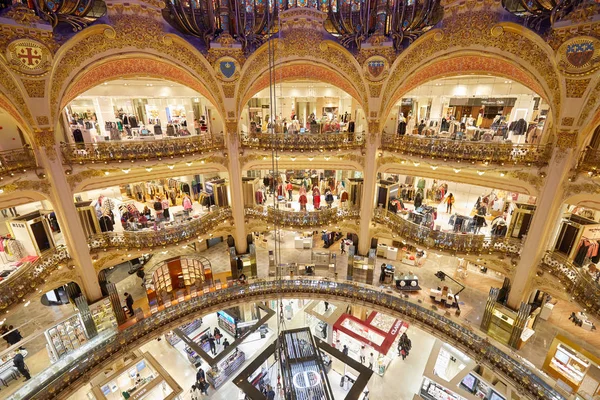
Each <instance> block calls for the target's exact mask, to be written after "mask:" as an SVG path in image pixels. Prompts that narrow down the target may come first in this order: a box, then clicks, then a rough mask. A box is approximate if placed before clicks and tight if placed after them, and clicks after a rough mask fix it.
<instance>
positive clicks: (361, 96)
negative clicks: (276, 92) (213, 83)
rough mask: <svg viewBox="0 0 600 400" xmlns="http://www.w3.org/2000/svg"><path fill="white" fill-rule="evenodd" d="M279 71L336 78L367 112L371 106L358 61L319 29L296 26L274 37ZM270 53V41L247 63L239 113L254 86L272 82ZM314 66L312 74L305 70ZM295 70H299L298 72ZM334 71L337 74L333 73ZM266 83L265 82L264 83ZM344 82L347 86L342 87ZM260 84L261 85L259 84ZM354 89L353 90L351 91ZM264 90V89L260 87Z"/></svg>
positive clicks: (241, 82) (239, 89)
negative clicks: (296, 27) (270, 78)
mask: <svg viewBox="0 0 600 400" xmlns="http://www.w3.org/2000/svg"><path fill="white" fill-rule="evenodd" d="M271 46H274V47H275V62H276V70H280V71H282V73H283V71H286V68H288V67H289V68H290V69H289V70H287V72H286V73H287V74H290V78H288V79H298V78H305V79H315V80H321V79H319V77H320V76H323V78H322V79H331V78H332V77H333V79H335V81H336V83H333V84H334V85H336V86H338V87H340V89H343V90H345V91H346V92H347V93H348V94H350V95H351V96H352V97H354V98H355V99H356V100H357V101H358V102H359V103H360V105H361V107H362V108H363V110H364V111H365V114H366V113H367V111H368V110H367V109H368V97H369V96H368V93H367V84H366V82H365V80H364V77H363V72H362V68H361V66H360V65H359V64H358V61H357V60H356V58H354V56H352V54H350V52H349V51H348V50H347V49H345V48H344V47H342V46H340V45H339V44H337V43H334V42H332V41H330V40H323V36H322V33H321V32H320V31H319V30H312V29H292V30H288V31H286V32H285V33H284V36H283V38H282V39H278V40H274V41H273V42H272V44H271ZM268 66H269V53H268V44H265V45H263V46H262V47H260V48H259V49H258V50H257V51H256V52H254V54H252V56H250V57H249V58H248V60H247V61H246V63H245V64H244V66H243V68H242V71H241V76H240V78H239V80H238V84H237V96H236V104H237V107H238V112H239V110H241V109H242V108H243V106H244V103H245V102H246V101H247V99H249V98H250V97H252V95H253V94H254V93H253V91H252V90H253V89H252V88H253V87H255V85H256V84H257V82H258V81H260V80H263V81H264V80H265V78H266V82H267V83H268ZM309 67H311V68H312V69H311V70H310V72H311V73H316V74H317V75H316V76H315V75H311V74H310V73H308V72H304V73H302V69H303V68H305V69H307V71H308V68H309ZM294 70H295V71H294ZM332 74H333V75H332ZM263 84H264V83H263ZM339 85H343V87H341V86H339ZM256 87H259V88H260V87H261V85H258V86H256ZM351 88H352V89H353V90H351ZM259 90H260V89H259Z"/></svg>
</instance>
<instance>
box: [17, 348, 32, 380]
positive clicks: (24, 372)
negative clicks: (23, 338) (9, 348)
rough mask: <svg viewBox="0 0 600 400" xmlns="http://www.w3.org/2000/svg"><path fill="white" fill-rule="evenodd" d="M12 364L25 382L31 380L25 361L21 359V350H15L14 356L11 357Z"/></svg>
mask: <svg viewBox="0 0 600 400" xmlns="http://www.w3.org/2000/svg"><path fill="white" fill-rule="evenodd" d="M13 363H14V364H15V367H17V370H19V372H20V373H21V374H22V375H23V376H24V377H25V382H27V381H28V380H30V379H31V375H29V368H27V365H25V360H24V359H23V354H21V350H17V351H16V352H15V356H14V357H13Z"/></svg>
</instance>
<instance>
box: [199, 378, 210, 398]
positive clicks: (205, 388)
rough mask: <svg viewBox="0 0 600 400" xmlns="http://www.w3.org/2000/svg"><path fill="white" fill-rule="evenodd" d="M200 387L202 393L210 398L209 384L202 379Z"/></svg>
mask: <svg viewBox="0 0 600 400" xmlns="http://www.w3.org/2000/svg"><path fill="white" fill-rule="evenodd" d="M198 385H199V388H200V393H201V394H204V395H206V396H208V387H209V384H208V382H206V380H204V379H201V380H200V383H199V384H198Z"/></svg>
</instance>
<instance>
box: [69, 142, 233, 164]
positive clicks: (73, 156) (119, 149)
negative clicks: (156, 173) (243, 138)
mask: <svg viewBox="0 0 600 400" xmlns="http://www.w3.org/2000/svg"><path fill="white" fill-rule="evenodd" d="M224 146H225V141H224V138H223V136H215V135H198V136H196V135H194V136H188V137H179V138H174V139H160V140H120V141H112V142H108V141H107V142H98V143H62V144H61V147H62V155H63V160H64V161H65V162H66V163H68V164H85V163H105V164H108V163H114V162H125V161H149V160H159V161H160V160H162V159H163V158H175V157H178V158H182V157H186V156H188V157H189V156H192V157H194V156H196V155H201V154H203V153H206V152H210V151H217V150H222V149H223V148H224Z"/></svg>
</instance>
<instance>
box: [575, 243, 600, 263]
mask: <svg viewBox="0 0 600 400" xmlns="http://www.w3.org/2000/svg"><path fill="white" fill-rule="evenodd" d="M599 249H600V241H598V240H595V239H588V238H587V237H585V236H582V237H581V240H580V241H579V245H578V246H577V252H576V253H575V259H574V260H573V264H575V265H576V266H578V267H583V265H584V264H585V261H586V260H591V261H592V262H594V263H597V262H598V261H600V251H599Z"/></svg>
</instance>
